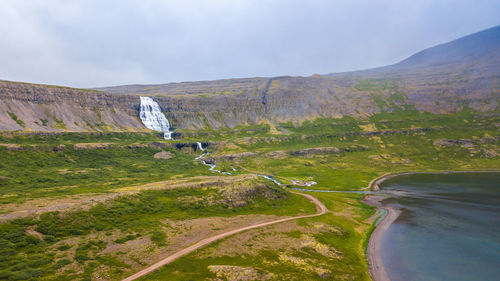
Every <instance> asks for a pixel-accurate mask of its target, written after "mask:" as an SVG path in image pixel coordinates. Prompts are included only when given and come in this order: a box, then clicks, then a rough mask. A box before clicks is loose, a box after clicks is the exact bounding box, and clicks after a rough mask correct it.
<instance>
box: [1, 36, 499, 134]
mask: <svg viewBox="0 0 500 281" xmlns="http://www.w3.org/2000/svg"><path fill="white" fill-rule="evenodd" d="M139 95H142V96H152V97H153V98H154V99H155V100H156V101H157V102H158V103H159V104H160V105H161V107H162V109H163V111H164V112H165V115H166V116H167V118H168V119H169V121H170V122H171V123H172V125H173V127H174V128H215V129H217V128H222V127H234V126H237V125H245V124H256V123H260V122H268V121H271V122H275V123H278V122H288V121H291V122H294V123H298V122H301V121H304V120H312V119H315V118H318V117H342V116H353V117H360V116H367V115H371V114H374V113H376V112H380V111H384V110H387V111H391V110H395V109H413V108H414V109H417V110H420V111H429V112H433V113H447V112H453V111H459V110H462V109H463V108H465V107H468V108H472V109H474V110H477V111H491V110H496V109H498V108H499V102H500V27H496V28H492V29H489V30H485V31H483V32H479V33H476V34H472V35H470V36H467V37H464V38H461V39H458V40H455V41H452V42H450V43H447V44H443V45H440V46H437V47H433V48H430V49H427V50H424V51H422V52H420V53H417V54H415V55H414V56H412V57H410V58H408V59H407V60H404V61H402V62H400V63H398V64H395V65H392V66H387V67H382V68H377V69H371V70H366V71H358V72H351V73H339V74H330V75H315V76H311V77H274V78H246V79H226V80H217V81H202V82H185V83H170V84H163V85H126V86H117V87H109V88H101V89H98V90H81V89H71V88H64V87H55V86H44V85H32V84H26V83H16V82H8V81H0V120H1V122H0V130H34V131H63V130H68V131H94V130H95V131H104V130H110V131H122V130H132V131H137V130H146V129H145V127H144V126H143V125H142V124H141V122H140V120H139V119H138V108H139V103H140V100H139Z"/></svg>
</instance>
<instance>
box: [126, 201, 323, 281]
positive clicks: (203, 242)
mask: <svg viewBox="0 0 500 281" xmlns="http://www.w3.org/2000/svg"><path fill="white" fill-rule="evenodd" d="M292 193H295V194H299V195H302V196H304V197H306V198H308V199H309V200H311V201H312V202H313V203H314V204H316V208H317V210H318V212H317V213H316V214H312V215H303V216H297V217H290V218H284V219H279V220H275V221H270V222H265V223H259V224H254V225H250V226H246V227H242V228H238V229H234V230H231V231H228V232H224V233H221V234H218V235H215V236H212V237H208V238H205V239H203V240H200V241H199V242H197V243H196V244H193V245H191V246H189V247H187V248H184V249H182V250H180V251H178V252H176V253H174V254H172V255H170V256H168V257H166V258H164V259H162V260H160V261H159V262H157V263H155V264H153V265H151V266H149V267H147V268H145V269H143V270H141V271H139V272H137V273H135V274H134V275H131V276H129V277H127V278H125V279H123V281H132V280H136V279H138V278H140V277H143V276H146V275H148V274H149V273H151V272H153V271H155V270H157V269H158V268H160V267H162V266H164V265H166V264H169V263H171V262H173V261H175V260H176V259H178V258H180V257H182V256H184V255H187V254H189V253H191V252H193V251H195V250H197V249H199V248H202V247H204V246H206V245H208V244H210V243H213V242H215V241H217V240H220V239H223V238H226V237H228V236H231V235H233V234H237V233H240V232H243V231H246V230H250V229H254V228H259V227H264V226H268V225H273V224H277V223H281V222H286V221H291V220H297V219H303V218H311V217H317V216H321V215H323V214H325V213H326V212H327V211H328V209H327V208H326V206H325V205H324V204H323V203H321V202H320V201H319V200H318V199H316V197H314V196H312V195H309V194H304V193H299V192H292Z"/></svg>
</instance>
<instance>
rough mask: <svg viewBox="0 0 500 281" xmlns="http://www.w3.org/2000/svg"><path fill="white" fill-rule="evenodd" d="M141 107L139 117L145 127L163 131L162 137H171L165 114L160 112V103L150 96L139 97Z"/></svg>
mask: <svg viewBox="0 0 500 281" xmlns="http://www.w3.org/2000/svg"><path fill="white" fill-rule="evenodd" d="M140 98H141V107H140V111H139V118H141V121H142V123H143V124H144V126H146V128H148V129H150V130H154V131H159V132H163V137H164V138H165V139H166V140H170V139H172V132H171V131H170V123H169V122H168V120H167V118H166V117H165V115H164V114H163V113H162V112H161V108H160V105H158V103H157V102H155V101H154V100H153V99H152V98H150V97H140Z"/></svg>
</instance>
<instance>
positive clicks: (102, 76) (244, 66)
mask: <svg viewBox="0 0 500 281" xmlns="http://www.w3.org/2000/svg"><path fill="white" fill-rule="evenodd" d="M499 19H500V2H498V1H487V0H476V1H453V0H442V1H430V0H421V1H407V0H404V1H397V0H392V1H389V0H371V1H369V0H367V1H361V0H338V1H333V0H329V1H327V0H303V1H294V0H269V1H264V0H241V1H237V0H211V1H208V0H207V1H202V0H198V1H195V0H183V1H155V0H146V1H119V0H117V1H97V0H87V1H86V0H81V1H80V0H74V1H64V0H47V1H34V0H33V1H28V0H12V1H10V0H6V1H2V2H0V34H2V39H1V41H0V63H1V66H0V79H8V80H18V81H19V80H20V81H28V82H37V83H49V84H59V85H68V86H74V87H96V86H109V85H117V84H134V83H165V82H171V81H187V80H189V81H192V80H209V79H221V78H231V77H253V76H276V75H311V74H314V73H331V72H340V71H349V70H356V69H363V68H369V67H375V66H382V65H386V64H391V63H395V62H397V61H399V60H401V59H404V58H405V57H408V56H409V55H411V54H413V53H414V52H417V51H420V50H421V49H423V48H427V47H431V46H433V45H436V44H439V43H443V42H446V41H449V40H453V39H455V38H458V37H460V36H463V35H467V34H469V33H473V32H476V31H480V30H482V29H485V28H488V27H491V26H494V25H497V24H500V21H499Z"/></svg>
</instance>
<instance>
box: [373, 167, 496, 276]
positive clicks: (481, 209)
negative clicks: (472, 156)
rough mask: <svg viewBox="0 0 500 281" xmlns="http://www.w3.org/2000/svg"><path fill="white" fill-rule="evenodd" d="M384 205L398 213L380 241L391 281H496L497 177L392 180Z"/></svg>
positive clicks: (425, 176)
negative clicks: (398, 209) (400, 210)
mask: <svg viewBox="0 0 500 281" xmlns="http://www.w3.org/2000/svg"><path fill="white" fill-rule="evenodd" d="M382 188H383V190H385V191H391V193H392V191H395V192H394V193H396V194H398V195H397V196H395V197H393V198H391V199H387V200H385V201H384V202H383V203H384V205H386V206H387V205H390V206H394V207H397V208H401V209H402V210H403V212H402V214H401V216H400V217H399V218H398V219H397V220H396V221H395V222H394V223H393V224H392V225H391V226H390V228H389V229H388V231H387V232H386V233H385V234H384V237H383V239H382V253H381V255H382V260H383V263H384V265H385V267H386V270H387V273H388V274H389V277H390V279H391V280H392V281H399V280H404V281H417V280H418V281H420V280H422V281H423V280H425V281H431V280H440V281H444V280H454V281H461V280H463V281H471V280H475V281H481V280H491V281H493V280H500V173H456V174H417V175H407V176H401V177H397V178H394V179H391V180H389V181H387V182H386V183H384V184H383V186H382Z"/></svg>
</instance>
